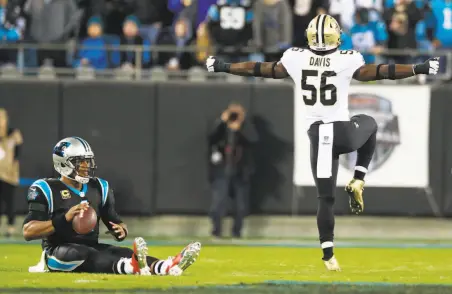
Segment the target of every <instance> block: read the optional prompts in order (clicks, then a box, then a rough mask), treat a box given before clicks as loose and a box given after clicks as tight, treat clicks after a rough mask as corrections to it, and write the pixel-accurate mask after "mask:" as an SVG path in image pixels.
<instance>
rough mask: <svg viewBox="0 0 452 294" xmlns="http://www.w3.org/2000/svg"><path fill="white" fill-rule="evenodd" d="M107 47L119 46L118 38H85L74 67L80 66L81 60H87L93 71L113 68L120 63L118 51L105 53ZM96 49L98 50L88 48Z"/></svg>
mask: <svg viewBox="0 0 452 294" xmlns="http://www.w3.org/2000/svg"><path fill="white" fill-rule="evenodd" d="M108 45H112V46H119V38H116V37H114V38H107V37H104V36H102V37H99V38H86V39H84V40H83V42H82V45H81V50H80V51H79V53H78V57H77V59H76V60H75V62H74V67H79V66H80V61H81V60H82V59H84V58H85V59H88V60H89V64H90V65H91V66H92V67H94V68H95V69H107V68H113V67H116V66H118V65H119V63H120V58H121V57H120V53H119V51H118V50H110V51H107V49H106V48H105V47H106V46H108ZM90 47H97V48H99V49H97V48H96V49H95V48H90Z"/></svg>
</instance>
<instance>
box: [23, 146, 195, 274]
mask: <svg viewBox="0 0 452 294" xmlns="http://www.w3.org/2000/svg"><path fill="white" fill-rule="evenodd" d="M53 164H54V168H55V170H56V171H57V172H58V173H59V174H60V175H61V178H49V179H41V180H37V181H36V182H34V183H33V184H32V185H31V186H30V188H29V191H28V205H29V212H28V215H27V217H26V219H25V221H24V225H23V235H24V238H25V240H27V241H29V240H34V239H42V247H43V258H44V263H45V264H46V265H47V267H48V269H49V271H51V272H62V271H64V272H85V273H111V274H140V275H176V276H178V275H181V274H182V272H183V271H184V270H186V269H187V268H188V267H189V266H190V265H191V264H193V262H195V261H196V258H197V257H198V256H199V252H200V250H201V244H200V243H199V242H194V243H190V244H189V245H187V247H185V248H184V249H183V250H182V252H180V253H179V254H177V255H176V256H174V257H169V258H168V259H166V260H160V259H158V258H155V257H151V256H147V251H148V249H147V245H146V242H145V241H144V240H143V238H136V239H135V241H134V244H133V250H132V249H129V248H126V247H116V246H112V245H107V244H100V243H99V242H98V240H99V219H102V221H103V223H104V224H105V225H106V226H107V228H108V230H109V231H110V232H111V233H112V235H113V236H115V239H116V240H117V241H123V240H124V239H125V238H126V237H127V227H126V225H125V224H124V223H123V222H122V221H121V219H120V217H119V215H118V214H117V213H116V211H115V208H114V205H115V200H114V195H113V191H112V189H111V187H110V186H109V183H108V182H107V181H105V180H103V179H101V178H97V177H94V170H95V169H96V165H95V161H94V153H93V151H92V150H91V147H90V145H89V144H88V142H86V141H85V140H83V139H81V138H78V137H69V138H65V139H63V140H61V141H60V142H58V144H57V145H56V146H55V148H54V150H53ZM82 202H83V203H82ZM86 203H88V204H86ZM88 206H90V207H92V208H94V210H95V211H96V213H97V215H98V216H99V217H98V218H97V224H96V226H95V228H94V230H93V231H92V232H90V233H88V234H85V235H80V234H78V233H76V232H75V231H74V229H73V228H72V220H73V218H74V217H75V216H76V215H77V214H79V213H81V212H82V211H85V210H86V209H87V207H88Z"/></svg>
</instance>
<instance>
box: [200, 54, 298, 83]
mask: <svg viewBox="0 0 452 294" xmlns="http://www.w3.org/2000/svg"><path fill="white" fill-rule="evenodd" d="M206 66H207V70H208V71H209V72H225V73H229V74H233V75H237V76H244V77H263V78H273V79H284V78H287V77H288V76H289V74H288V73H287V71H286V69H285V68H284V66H283V65H282V63H281V62H252V61H248V62H240V63H225V62H223V61H222V60H219V59H217V58H216V57H213V56H210V57H209V58H208V59H207V61H206Z"/></svg>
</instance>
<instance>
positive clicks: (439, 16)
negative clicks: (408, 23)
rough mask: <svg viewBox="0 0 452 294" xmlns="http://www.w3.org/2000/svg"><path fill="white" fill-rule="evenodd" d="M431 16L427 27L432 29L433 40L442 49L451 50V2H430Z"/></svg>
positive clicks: (433, 0) (440, 0) (435, 0)
mask: <svg viewBox="0 0 452 294" xmlns="http://www.w3.org/2000/svg"><path fill="white" fill-rule="evenodd" d="M430 7H431V10H432V15H431V17H430V18H428V19H427V25H428V27H431V28H434V30H435V38H436V39H438V40H439V41H440V42H441V44H442V45H443V47H445V48H452V2H448V1H445V0H432V2H431V4H430Z"/></svg>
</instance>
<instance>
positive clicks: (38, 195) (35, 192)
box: [23, 186, 50, 225]
mask: <svg viewBox="0 0 452 294" xmlns="http://www.w3.org/2000/svg"><path fill="white" fill-rule="evenodd" d="M27 201H28V214H27V215H26V217H25V220H24V223H23V224H24V225H25V224H26V223H28V222H30V221H33V220H36V221H47V220H50V216H49V207H48V203H47V200H46V197H45V195H44V193H43V192H42V191H41V189H39V188H38V187H36V186H31V187H30V188H29V189H28V193H27Z"/></svg>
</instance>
